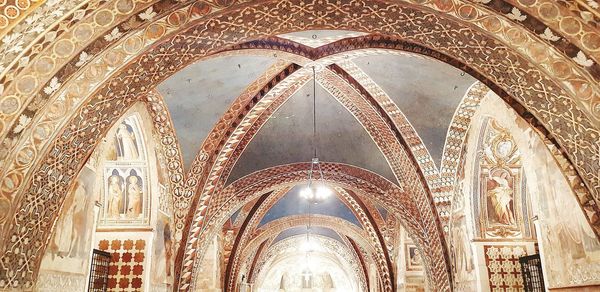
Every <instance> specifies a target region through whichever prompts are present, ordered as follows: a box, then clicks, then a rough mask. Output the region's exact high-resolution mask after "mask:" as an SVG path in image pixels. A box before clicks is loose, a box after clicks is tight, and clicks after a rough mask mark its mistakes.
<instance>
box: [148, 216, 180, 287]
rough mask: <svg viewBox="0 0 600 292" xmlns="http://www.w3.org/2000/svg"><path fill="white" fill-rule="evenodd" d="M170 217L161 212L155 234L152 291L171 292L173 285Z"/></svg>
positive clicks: (172, 247)
mask: <svg viewBox="0 0 600 292" xmlns="http://www.w3.org/2000/svg"><path fill="white" fill-rule="evenodd" d="M170 221H171V219H170V217H169V216H168V215H167V214H165V213H163V212H161V211H159V212H158V218H157V221H156V229H155V232H154V248H153V249H154V252H153V258H152V273H151V274H150V281H151V284H152V291H171V290H172V286H171V285H172V284H173V275H174V274H173V273H174V270H173V262H174V260H175V257H174V241H173V233H172V229H171V222H170Z"/></svg>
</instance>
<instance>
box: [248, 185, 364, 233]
mask: <svg viewBox="0 0 600 292" xmlns="http://www.w3.org/2000/svg"><path fill="white" fill-rule="evenodd" d="M303 187H305V185H297V186H295V187H293V188H292V189H291V190H290V191H289V192H288V193H287V194H285V196H283V198H281V199H280V200H279V201H277V203H275V204H274V205H273V206H272V207H271V208H270V209H269V211H267V213H266V214H265V216H264V217H263V218H262V220H261V221H260V223H259V227H260V226H262V225H264V224H266V223H269V222H271V221H273V220H277V219H279V218H283V217H286V216H293V215H305V214H308V202H307V201H306V200H305V199H303V198H302V197H301V196H300V191H301V190H302V188H303ZM310 213H311V214H319V215H328V216H334V217H339V218H342V219H344V220H346V221H348V222H350V223H352V224H354V225H356V226H358V227H361V225H360V223H359V221H358V219H357V218H356V216H354V214H353V213H352V211H351V210H350V209H349V208H348V207H347V206H346V205H345V204H344V203H343V202H342V201H341V200H340V199H338V197H336V196H335V195H333V194H332V195H331V196H330V197H328V198H327V199H325V200H324V201H322V202H320V203H318V204H312V205H311V206H310Z"/></svg>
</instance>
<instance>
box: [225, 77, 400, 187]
mask: <svg viewBox="0 0 600 292" xmlns="http://www.w3.org/2000/svg"><path fill="white" fill-rule="evenodd" d="M312 92H313V87H312V82H309V83H307V84H306V85H305V86H304V87H302V88H301V89H300V90H298V92H296V93H295V94H294V95H293V96H292V97H290V99H289V100H288V101H287V102H286V103H284V104H283V105H282V106H281V108H279V109H278V110H277V111H276V112H275V113H274V114H273V116H271V118H270V119H269V120H268V121H267V122H266V123H265V125H264V126H263V127H262V128H261V129H260V131H259V132H258V133H257V134H256V136H255V137H254V138H253V140H252V141H251V142H250V144H249V145H248V147H247V148H246V150H245V151H244V153H243V154H242V156H241V157H240V159H239V160H238V161H237V163H236V165H235V167H234V169H233V171H232V173H231V175H230V177H229V178H228V183H230V182H233V181H235V180H236V179H238V178H240V177H242V176H244V175H247V174H250V173H252V172H254V171H257V170H260V169H263V168H267V167H271V166H276V165H280V164H287V163H294V162H299V161H310V160H311V158H312V156H313V150H312V149H313V147H312V139H313V138H312V137H313V133H312V123H313V122H312V114H313V112H312ZM316 103H317V105H316V109H317V136H318V138H317V140H318V143H317V148H318V157H319V159H321V161H333V162H341V163H347V164H352V165H355V166H359V167H362V168H365V169H368V170H370V171H373V172H376V173H379V174H380V175H382V176H384V177H385V178H387V179H389V180H391V181H393V182H396V179H395V177H394V174H393V173H392V170H391V169H390V167H389V165H388V163H387V161H386V160H385V158H384V156H383V154H382V153H381V151H380V150H379V149H378V148H377V145H375V143H374V142H373V140H372V139H371V137H370V136H369V135H368V134H367V132H366V131H365V130H364V129H363V128H362V126H361V125H360V123H359V122H358V121H357V120H356V119H355V118H354V117H353V116H352V115H351V114H350V113H349V112H348V111H347V110H346V108H344V107H343V106H342V105H341V104H340V103H338V102H337V101H336V100H335V99H334V98H333V96H331V95H330V94H329V93H328V92H327V91H326V90H325V89H323V88H322V87H321V86H319V85H318V84H317V101H316Z"/></svg>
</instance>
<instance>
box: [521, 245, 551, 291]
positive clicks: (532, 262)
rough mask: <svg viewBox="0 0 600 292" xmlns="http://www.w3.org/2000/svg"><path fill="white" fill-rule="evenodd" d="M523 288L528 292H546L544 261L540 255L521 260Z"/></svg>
mask: <svg viewBox="0 0 600 292" xmlns="http://www.w3.org/2000/svg"><path fill="white" fill-rule="evenodd" d="M519 263H521V274H522V275H523V287H524V289H525V291H526V292H538V291H539V292H544V291H545V288H544V275H543V274H542V261H541V260H540V255H539V254H535V255H530V256H525V257H522V258H519Z"/></svg>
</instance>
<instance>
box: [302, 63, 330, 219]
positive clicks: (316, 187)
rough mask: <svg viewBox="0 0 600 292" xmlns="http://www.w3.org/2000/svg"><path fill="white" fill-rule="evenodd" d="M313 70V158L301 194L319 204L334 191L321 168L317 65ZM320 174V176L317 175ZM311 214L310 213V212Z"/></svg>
mask: <svg viewBox="0 0 600 292" xmlns="http://www.w3.org/2000/svg"><path fill="white" fill-rule="evenodd" d="M312 70H313V141H312V144H313V155H314V156H313V158H312V160H311V163H310V170H309V171H308V184H307V186H306V187H305V188H304V189H302V190H301V191H300V196H301V197H302V198H304V199H306V200H308V201H309V202H312V203H314V204H317V203H318V202H319V201H322V200H324V199H326V198H327V197H329V196H330V195H331V194H332V192H331V189H330V188H328V187H327V185H326V184H325V180H324V176H323V170H322V169H321V163H320V162H319V157H318V156H317V82H316V80H317V78H316V72H315V67H314V66H313V67H312ZM317 175H318V177H317ZM309 216H310V214H309Z"/></svg>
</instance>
